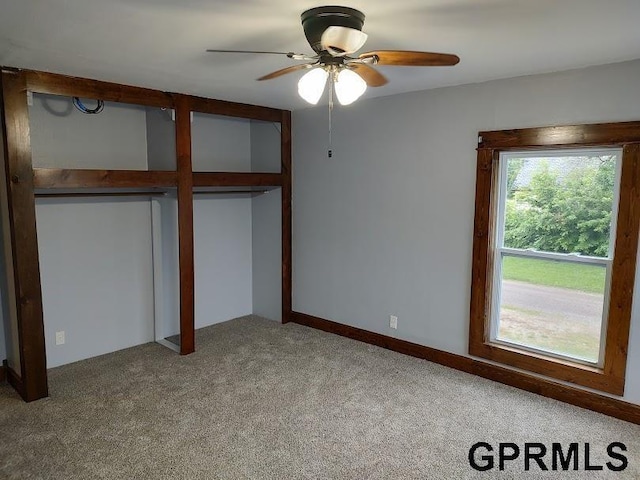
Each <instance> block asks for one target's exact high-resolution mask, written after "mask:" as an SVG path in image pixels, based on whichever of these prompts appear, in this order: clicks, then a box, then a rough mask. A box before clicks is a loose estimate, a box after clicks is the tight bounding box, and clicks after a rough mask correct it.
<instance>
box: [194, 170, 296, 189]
mask: <svg viewBox="0 0 640 480" xmlns="http://www.w3.org/2000/svg"><path fill="white" fill-rule="evenodd" d="M283 182H284V175H282V174H280V173H241V172H194V173H193V186H194V187H253V186H256V187H279V186H281V185H282V184H283Z"/></svg>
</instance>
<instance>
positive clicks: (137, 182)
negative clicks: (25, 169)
mask: <svg viewBox="0 0 640 480" xmlns="http://www.w3.org/2000/svg"><path fill="white" fill-rule="evenodd" d="M177 178H178V177H177V173H176V172H171V171H160V170H88V169H67V168H34V169H33V186H34V188H51V189H59V188H152V187H174V186H176V185H177Z"/></svg>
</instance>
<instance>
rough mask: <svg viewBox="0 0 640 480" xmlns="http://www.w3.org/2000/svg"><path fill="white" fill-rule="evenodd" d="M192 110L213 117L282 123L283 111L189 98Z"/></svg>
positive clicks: (210, 99) (244, 104) (208, 99)
mask: <svg viewBox="0 0 640 480" xmlns="http://www.w3.org/2000/svg"><path fill="white" fill-rule="evenodd" d="M189 99H190V105H191V110H193V111H194V112H199V113H209V114H212V115H225V116H227V117H238V118H249V119H251V120H262V121H265V122H280V119H281V118H282V110H277V109H275V108H269V107H260V106H258V105H248V104H246V103H236V102H227V101H224V100H215V99H212V98H202V97H189Z"/></svg>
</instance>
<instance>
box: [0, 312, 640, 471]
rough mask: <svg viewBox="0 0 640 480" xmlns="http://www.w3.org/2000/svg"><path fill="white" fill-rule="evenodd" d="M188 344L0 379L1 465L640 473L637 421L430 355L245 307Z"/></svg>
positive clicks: (150, 348) (30, 467) (74, 468)
mask: <svg viewBox="0 0 640 480" xmlns="http://www.w3.org/2000/svg"><path fill="white" fill-rule="evenodd" d="M197 345H198V352H196V353H195V354H193V355H190V356H187V357H180V356H178V355H176V354H175V353H173V352H172V351H170V350H168V349H166V348H164V347H162V346H159V345H156V344H146V345H142V346H139V347H135V348H131V349H128V350H123V351H120V352H116V353H113V354H109V355H105V356H101V357H97V358H93V359H90V360H86V361H82V362H78V363H75V364H71V365H66V366H64V367H59V368H56V369H53V370H51V372H50V377H49V378H50V392H51V397H50V398H49V399H46V400H41V401H38V402H34V403H31V404H25V403H23V402H22V401H21V400H19V398H18V396H17V395H16V394H15V393H14V392H13V391H12V390H11V388H10V387H8V386H6V385H3V386H1V387H0V478H2V479H31V478H43V479H44V478H47V479H49V478H50V479H147V478H148V479H217V478H220V479H241V478H250V479H261V478H264V479H297V478H308V479H365V478H367V479H368V478H371V479H375V478H388V479H405V478H406V479H432V478H433V479H465V478H557V479H565V478H567V479H568V478H629V479H632V478H640V427H639V426H636V425H632V424H629V423H626V422H622V421H619V420H615V419H612V418H609V417H606V416H604V415H600V414H597V413H593V412H589V411H586V410H582V409H580V408H576V407H572V406H569V405H566V404H563V403H560V402H556V401H554V400H549V399H545V398H543V397H539V396H536V395H533V394H530V393H526V392H522V391H519V390H516V389H513V388H510V387H506V386H503V385H500V384H497V383H493V382H490V381H488V380H484V379H481V378H477V377H474V376H471V375H467V374H464V373H460V372H457V371H454V370H450V369H447V368H445V367H441V366H439V365H434V364H431V363H428V362H425V361H422V360H418V359H415V358H411V357H407V356H404V355H400V354H397V353H394V352H390V351H387V350H383V349H380V348H376V347H372V346H368V345H365V344H363V343H359V342H355V341H353V340H349V339H345V338H341V337H338V336H334V335H331V334H327V333H323V332H319V331H315V330H312V329H309V328H306V327H302V326H299V325H292V324H289V325H284V326H282V325H279V324H277V323H275V322H270V321H267V320H263V319H259V318H256V317H246V318H242V319H236V320H233V321H230V322H226V323H223V324H220V325H216V326H213V327H208V328H206V329H203V330H201V331H199V332H198V335H197ZM479 441H486V442H489V443H491V444H493V445H494V446H496V448H497V444H498V443H499V442H516V443H518V444H519V445H520V446H521V447H522V446H523V444H524V442H527V441H529V442H542V443H545V444H546V445H548V446H549V448H551V443H552V442H561V443H562V444H564V445H566V446H568V444H569V443H570V442H580V443H581V449H582V444H583V443H584V442H589V443H590V446H591V452H592V459H591V462H592V463H594V464H595V463H597V464H604V463H605V462H606V461H607V460H609V458H608V457H607V455H606V446H607V445H608V444H609V443H610V442H614V441H617V442H623V443H625V444H626V445H627V447H628V452H627V454H626V455H627V457H628V459H629V466H628V468H627V470H626V471H624V472H620V473H614V472H609V471H608V470H606V467H605V470H604V471H602V472H586V473H585V472H584V471H579V472H562V473H560V472H549V473H546V474H544V473H541V472H540V471H539V470H537V468H536V466H535V465H534V468H533V470H532V472H529V473H528V474H525V473H524V472H523V468H524V467H523V463H522V461H521V460H520V461H518V462H511V464H509V465H508V466H507V469H506V470H505V471H504V472H498V471H497V468H496V469H494V470H491V471H489V472H487V473H480V472H476V471H474V470H473V469H471V468H470V467H469V465H468V460H467V455H468V450H469V447H470V446H471V445H472V444H474V443H475V442H479ZM581 455H582V452H581ZM582 461H583V460H582V458H580V464H581V468H582ZM548 463H549V464H550V461H549V462H548Z"/></svg>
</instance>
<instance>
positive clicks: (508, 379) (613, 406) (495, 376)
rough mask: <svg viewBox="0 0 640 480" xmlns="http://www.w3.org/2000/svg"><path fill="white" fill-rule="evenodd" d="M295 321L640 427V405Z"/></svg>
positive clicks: (316, 321) (303, 318)
mask: <svg viewBox="0 0 640 480" xmlns="http://www.w3.org/2000/svg"><path fill="white" fill-rule="evenodd" d="M290 319H291V321H292V322H294V323H298V324H300V325H305V326H307V327H311V328H315V329H318V330H323V331H325V332H329V333H334V334H336V335H341V336H343V337H348V338H351V339H354V340H358V341H361V342H364V343H368V344H371V345H376V346H378V347H382V348H386V349H388V350H393V351H395V352H398V353H402V354H405V355H410V356H412V357H417V358H421V359H424V360H428V361H430V362H434V363H438V364H440V365H444V366H445V367H450V368H453V369H455V370H460V371H462V372H466V373H471V374H473V375H477V376H479V377H483V378H486V379H489V380H493V381H495V382H498V383H502V384H504V385H509V386H511V387H515V388H519V389H521V390H526V391H528V392H532V393H535V394H538V395H542V396H544V397H548V398H553V399H555V400H560V401H561V402H565V403H569V404H571V405H575V406H577V407H581V408H585V409H587V410H592V411H594V412H599V413H603V414H605V415H609V416H611V417H615V418H619V419H620V420H625V421H627V422H631V423H635V424H638V425H640V406H638V405H634V404H632V403H629V402H625V401H622V400H618V399H616V398H611V397H607V396H604V395H600V394H598V393H593V392H589V391H587V390H582V389H580V388H576V387H572V386H568V385H563V384H561V383H558V382H554V381H551V380H547V379H545V378H541V377H537V376H534V375H529V374H527V373H522V372H518V371H515V370H511V369H509V368H505V367H500V366H497V365H492V364H489V363H485V362H483V361H479V360H476V359H473V358H469V357H464V356H462V355H457V354H454V353H449V352H445V351H442V350H438V349H435V348H431V347H425V346H424V345H418V344H417V343H411V342H407V341H406V340H399V339H397V338H392V337H388V336H386V335H382V334H379V333H374V332H369V331H368V330H363V329H361V328H356V327H351V326H349V325H343V324H341V323H337V322H333V321H331V320H325V319H323V318H319V317H314V316H312V315H307V314H305V313H300V312H292V313H291V318H290Z"/></svg>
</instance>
